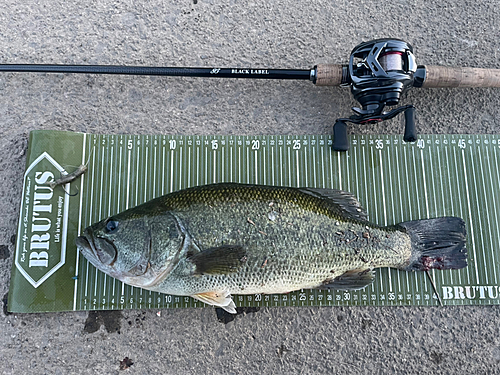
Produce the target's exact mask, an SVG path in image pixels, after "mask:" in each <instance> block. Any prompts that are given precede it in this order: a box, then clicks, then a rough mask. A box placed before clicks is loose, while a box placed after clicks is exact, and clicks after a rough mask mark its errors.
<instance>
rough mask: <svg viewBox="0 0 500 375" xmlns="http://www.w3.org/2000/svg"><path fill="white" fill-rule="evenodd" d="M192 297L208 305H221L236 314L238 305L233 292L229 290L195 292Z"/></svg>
mask: <svg viewBox="0 0 500 375" xmlns="http://www.w3.org/2000/svg"><path fill="white" fill-rule="evenodd" d="M191 297H193V298H196V299H197V300H199V301H201V302H204V303H206V304H208V305H213V306H217V307H220V308H222V309H224V310H226V311H227V312H228V313H230V314H236V305H235V304H234V301H233V299H232V298H231V293H229V292H227V291H222V292H206V293H198V294H193V295H192V296H191Z"/></svg>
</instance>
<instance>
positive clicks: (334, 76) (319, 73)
mask: <svg viewBox="0 0 500 375" xmlns="http://www.w3.org/2000/svg"><path fill="white" fill-rule="evenodd" d="M342 68H343V66H342V65H335V64H318V65H317V66H316V86H340V84H342V83H344V82H343V81H342Z"/></svg>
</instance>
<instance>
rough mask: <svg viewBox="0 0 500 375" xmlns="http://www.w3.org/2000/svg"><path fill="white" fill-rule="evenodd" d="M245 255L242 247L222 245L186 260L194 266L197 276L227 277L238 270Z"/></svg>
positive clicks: (243, 261)
mask: <svg viewBox="0 0 500 375" xmlns="http://www.w3.org/2000/svg"><path fill="white" fill-rule="evenodd" d="M245 254H246V251H245V249H244V248H243V247H242V246H237V245H224V246H219V247H211V248H209V249H206V250H203V251H202V252H200V253H197V254H194V255H193V256H191V257H189V258H188V260H189V261H190V262H191V263H193V264H194V265H195V266H196V269H195V271H194V273H195V274H197V275H227V274H230V273H234V272H236V271H238V270H239V269H240V267H241V266H242V265H243V263H245V261H246V256H245Z"/></svg>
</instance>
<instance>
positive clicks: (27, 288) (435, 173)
mask: <svg viewBox="0 0 500 375" xmlns="http://www.w3.org/2000/svg"><path fill="white" fill-rule="evenodd" d="M350 143H351V149H350V150H349V151H348V152H345V153H338V152H335V151H332V150H331V138H330V136H327V135H318V136H314V135H311V136H291V135H288V136H177V135H168V136H167V135H161V136H160V135H157V136H156V135H94V134H92V135H91V134H82V133H71V132H58V131H33V132H31V134H30V140H29V149H28V154H27V167H26V173H25V175H24V185H23V193H22V202H21V207H20V216H19V229H18V234H17V245H16V246H17V247H16V253H15V258H14V265H13V267H12V277H11V283H10V292H9V301H8V309H9V311H12V312H44V311H67V310H100V309H104V310H106V309H136V308H154V309H162V308H177V307H201V306H204V304H203V303H202V302H199V301H197V300H194V299H192V298H190V297H184V296H172V295H164V294H160V293H155V292H150V291H147V290H142V289H139V288H134V287H131V286H128V285H125V284H123V283H122V282H120V281H118V280H115V279H113V278H111V277H109V276H107V275H105V274H103V273H101V272H100V271H97V270H96V269H95V268H94V266H92V265H91V264H90V263H89V262H87V260H86V259H85V258H84V257H82V256H81V255H80V254H79V253H78V251H77V250H76V246H75V238H76V237H77V236H78V235H79V234H80V233H81V232H82V231H83V229H84V228H85V227H87V226H88V225H90V224H92V223H94V222H97V221H99V220H101V219H103V218H105V217H107V216H110V215H113V214H115V213H118V212H120V211H123V210H125V209H127V208H131V207H134V206H136V205H138V204H141V203H144V202H146V201H148V200H150V199H152V198H155V197H158V196H160V195H163V194H167V193H169V192H172V191H176V190H179V189H183V188H187V187H192V186H197V185H204V184H210V183H218V182H239V183H250V184H263V185H276V186H294V187H314V188H333V189H342V190H346V191H349V192H351V193H353V194H354V195H355V196H357V197H358V198H359V200H360V202H361V203H362V204H363V206H364V207H365V208H366V210H367V211H368V215H369V220H370V221H372V222H375V223H378V224H380V225H390V224H395V223H399V222H402V221H408V220H416V219H425V218H432V217H439V216H459V217H461V218H463V219H464V220H465V222H466V226H467V249H468V254H469V255H468V257H469V260H468V262H469V265H468V267H467V268H464V269H461V270H446V271H437V270H436V271H435V270H432V271H431V272H430V273H429V276H430V277H431V278H432V279H433V280H434V282H435V285H436V288H437V292H438V293H439V296H440V299H441V301H442V303H443V304H444V305H491V304H498V303H499V301H500V296H499V293H500V291H499V282H498V278H499V273H500V267H499V265H500V261H499V258H500V254H499V247H500V222H499V220H498V216H500V214H499V213H498V209H499V208H500V167H499V161H500V135H423V136H421V137H420V138H419V139H418V141H417V142H415V143H405V142H403V141H402V137H401V136H396V135H394V136H393V135H359V136H352V137H350ZM79 165H86V166H87V168H88V170H87V171H86V173H85V174H83V175H82V176H81V177H79V178H77V179H75V180H74V181H73V182H71V183H67V184H64V185H59V186H56V187H54V188H53V189H52V188H50V187H49V186H48V185H47V181H51V180H52V176H53V177H54V178H59V177H60V176H61V173H62V174H64V173H66V172H65V171H67V172H69V173H71V172H72V171H74V170H75V169H77V167H78V166H79ZM376 274H377V277H376V279H375V282H374V283H373V284H372V285H370V286H368V287H366V288H365V289H363V290H358V291H336V290H299V291H297V292H292V293H288V294H282V295H261V294H256V295H255V294H254V295H242V296H239V295H235V296H233V299H234V301H235V304H236V306H347V305H366V306H368V305H371V306H395V305H438V304H439V299H438V298H437V296H436V294H435V293H434V289H433V287H432V283H431V281H430V279H429V277H428V275H426V273H425V272H417V273H409V272H404V271H399V270H395V269H387V268H384V269H377V270H376Z"/></svg>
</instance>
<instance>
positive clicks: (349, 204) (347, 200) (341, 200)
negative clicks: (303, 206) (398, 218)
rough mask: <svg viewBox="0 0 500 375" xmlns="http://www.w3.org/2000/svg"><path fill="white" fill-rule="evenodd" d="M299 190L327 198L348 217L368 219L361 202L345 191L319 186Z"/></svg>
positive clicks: (337, 209)
mask: <svg viewBox="0 0 500 375" xmlns="http://www.w3.org/2000/svg"><path fill="white" fill-rule="evenodd" d="M300 190H301V191H302V192H304V193H306V194H310V195H313V196H315V197H318V198H323V199H325V200H327V201H328V202H330V204H331V207H332V208H334V210H336V211H340V213H343V214H344V215H346V216H347V217H349V218H353V219H357V220H367V219H368V214H367V213H366V210H365V209H364V208H363V206H361V203H359V201H358V198H356V197H355V196H354V195H352V194H351V193H348V192H347V191H343V190H335V189H320V188H300Z"/></svg>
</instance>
